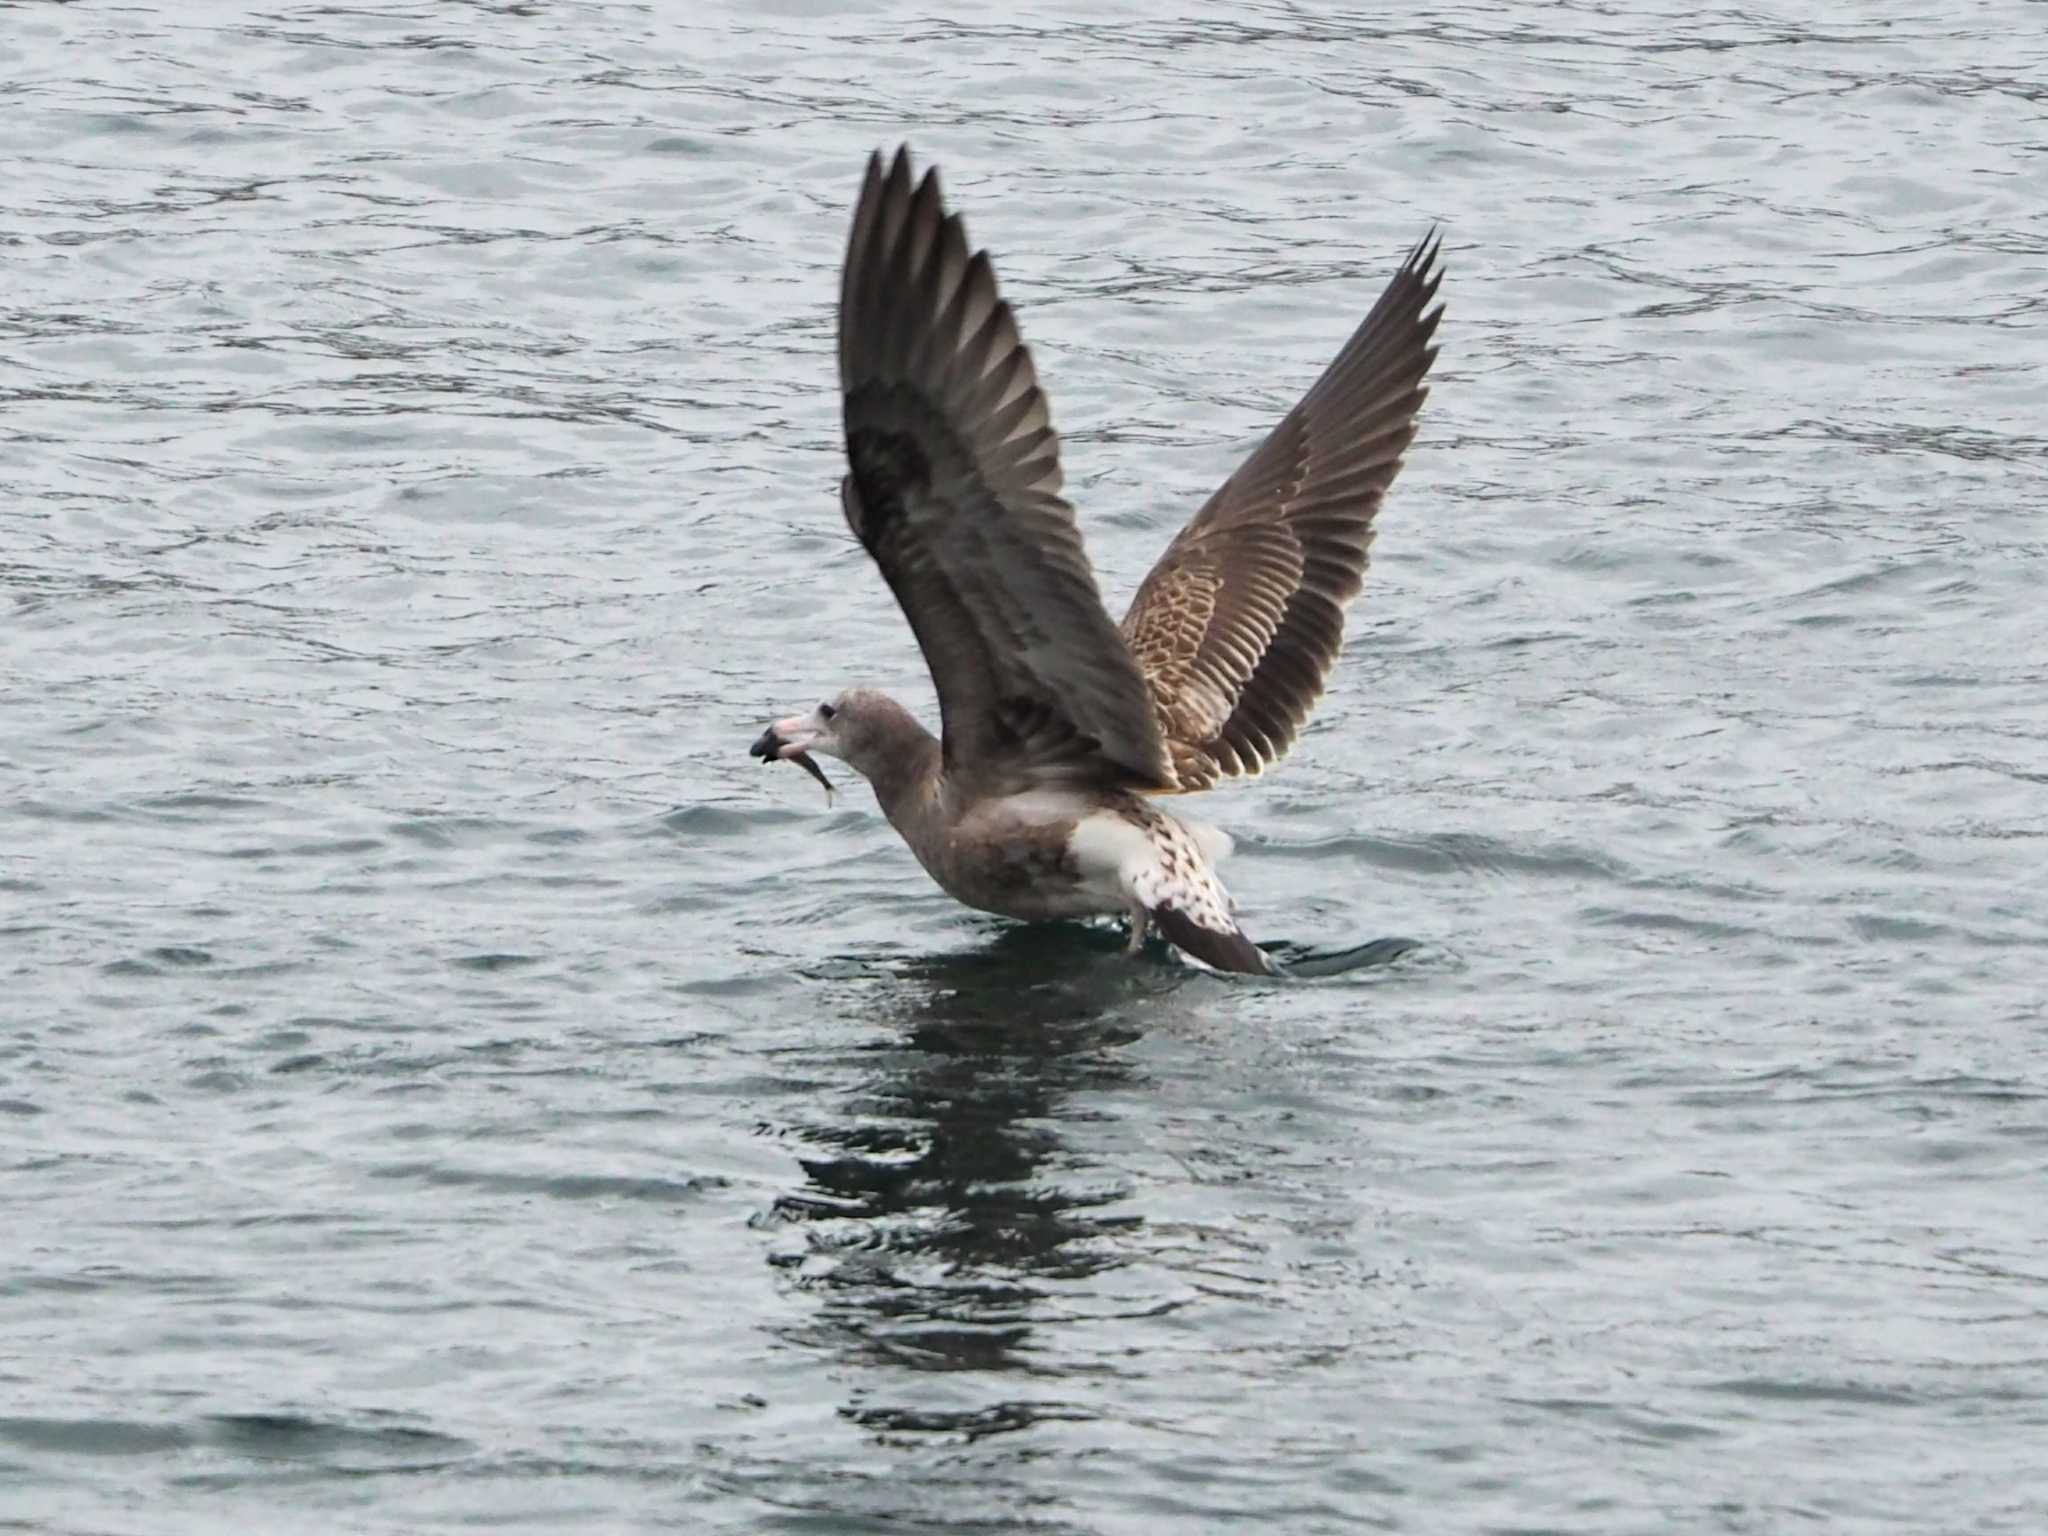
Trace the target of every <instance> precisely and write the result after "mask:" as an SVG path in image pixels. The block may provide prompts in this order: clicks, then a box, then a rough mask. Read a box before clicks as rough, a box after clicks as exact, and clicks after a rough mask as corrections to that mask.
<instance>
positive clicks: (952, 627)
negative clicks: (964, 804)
mask: <svg viewBox="0 0 2048 1536" xmlns="http://www.w3.org/2000/svg"><path fill="white" fill-rule="evenodd" d="M839 380H840V387H841V389H842V390H843V391H844V394H845V410H846V456H847V460H848V462H849V463H850V465H851V466H852V473H851V474H850V475H848V476H847V478H846V480H845V482H844V486H843V492H842V494H843V497H844V501H845V506H846V521H847V523H848V525H849V526H850V527H851V528H852V529H853V532H854V534H855V535H856V536H857V537H858V538H859V539H860V541H861V543H862V545H863V546H865V548H866V549H867V552H868V553H869V554H870V555H872V556H873V557H874V560H875V563H876V564H877V565H879V566H880V567H881V569H882V575H883V577H884V579H886V580H887V581H888V583H889V587H890V590H891V591H893V592H894V593H895V594H896V601H897V602H898V603H899V604H900V605H901V606H902V609H903V612H904V615H905V616H906V617H907V618H908V619H909V620H910V627H911V629H912V630H913V631H915V632H916V635H917V643H918V645H919V647H920V648H921V649H922V650H923V651H924V658H925V663H926V665H927V666H929V667H930V668H931V674H932V682H933V683H934V684H935V685H936V687H937V689H938V694H939V712H940V714H941V716H942V718H943V721H944V742H945V767H946V773H947V775H948V777H949V779H951V780H952V781H953V782H955V783H957V784H959V785H961V787H962V788H963V790H965V791H966V792H968V793H970V794H977V793H996V792H1001V791H1003V790H1005V789H1009V788H1021V787H1024V786H1025V785H1028V784H1030V783H1034V782H1045V781H1048V780H1066V779H1071V780H1090V781H1099V782H1104V783H1113V784H1123V785H1129V786H1131V787H1133V788H1163V787H1167V786H1170V785H1171V783H1172V769H1171V768H1170V767H1169V766H1168V762H1167V757H1166V749H1165V744H1164V742H1163V741H1162V740H1161V739H1160V735H1159V728H1158V724H1157V722H1156V719H1155V716H1154V713H1153V708H1152V698H1151V694H1150V691H1149V690H1148V689H1147V687H1146V684H1145V680H1144V678H1143V677H1142V676H1140V674H1139V672H1138V668H1137V666H1136V664H1135V663H1134V662H1133V661H1132V659H1131V654H1130V651H1129V650H1128V649H1127V648H1126V646H1125V644H1124V642H1123V639H1122V638H1121V637H1120V636H1119V635H1118V633H1117V630H1116V626H1115V625H1114V624H1113V623H1111V621H1110V618H1109V615H1108V613H1107V612H1105V611H1104V609H1103V606H1102V597H1101V594H1100V592H1099V591H1098V590H1097V588H1096V585H1095V576H1094V573H1093V572H1092V571H1091V570H1090V568H1089V565H1088V557H1087V555H1086V553H1085V552H1084V551H1083V549H1082V547H1081V534H1080V530H1079V529H1078V528H1077V527H1076V526H1075V524H1074V512H1073V508H1071V507H1070V506H1068V505H1067V503H1066V502H1065V501H1064V500H1062V499H1061V497H1060V466H1059V439H1058V438H1057V437H1056V436H1055V435H1054V433H1053V429H1052V421H1051V418H1050V416H1049V414H1048V413H1047V410H1046V403H1045V397H1044V395H1043V394H1041V393H1040V392H1039V388H1038V376H1037V374H1036V372H1035V371H1034V370H1033V368H1032V366H1031V354H1030V353H1029V352H1028V351H1026V350H1025V347H1024V343H1023V341H1022V339H1021V338H1020V337H1019V336H1018V334H1017V325H1016V321H1015V320H1014V319H1012V318H1011V315H1010V308H1009V306H1008V305H1007V304H1005V303H1004V302H1003V301H1002V298H1001V296H1000V295H999V294H998V293H997V291H996V280H995V273H994V271H993V270H992V269H991V267H990V266H989V260H988V257H987V255H986V254H985V253H981V252H976V253H974V254H971V255H970V254H969V251H968V245H967V235H966V231H965V230H964V229H963V228H962V226H961V223H960V220H959V218H958V216H957V215H956V216H952V217H949V216H947V214H946V211H945V207H944V205H943V203H942V201H941V199H940V195H939V182H938V174H937V172H935V171H927V172H926V173H925V176H924V179H923V180H922V181H921V182H918V183H916V184H915V186H913V184H912V177H911V168H910V158H909V153H908V151H907V150H899V151H898V152H897V155H896V158H895V162H894V163H893V164H892V165H890V166H889V167H888V168H887V169H886V171H885V170H884V168H883V165H882V160H881V157H880V156H879V155H877V156H875V157H873V158H872V159H870V161H869V162H868V174H867V181H866V184H865V185H864V186H863V187H862V188H861V196H860V204H859V207H858V208H857V210H856V211H855V213H854V219H853V237H852V240H851V242H850V244H849V246H848V250H847V257H846V273H845V278H844V282H843V286H842V287H841V290H840V299H839Z"/></svg>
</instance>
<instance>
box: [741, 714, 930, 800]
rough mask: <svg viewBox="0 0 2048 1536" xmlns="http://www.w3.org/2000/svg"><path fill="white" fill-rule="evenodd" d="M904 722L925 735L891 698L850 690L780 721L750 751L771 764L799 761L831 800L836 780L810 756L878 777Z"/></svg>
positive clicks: (763, 734) (763, 733) (761, 736)
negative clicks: (835, 760)
mask: <svg viewBox="0 0 2048 1536" xmlns="http://www.w3.org/2000/svg"><path fill="white" fill-rule="evenodd" d="M905 722H908V723H909V724H910V725H911V726H912V728H913V729H916V730H918V731H919V734H922V729H921V728H920V727H917V726H916V722H915V721H913V720H911V718H910V714H909V712H908V711H907V710H905V709H904V708H903V706H902V705H900V704H898V703H897V702H896V701H895V700H894V699H892V698H890V697H889V696H888V695H887V694H883V693H876V692H875V691H874V690H873V689H872V688H849V689H847V690H846V691H845V692H844V693H841V694H837V695H835V696H833V697H832V698H829V699H827V700H825V701H824V702H823V703H822V704H820V705H819V706H818V707H817V708H816V709H814V710H812V711H811V712H810V713H809V714H807V715H791V716H790V717H789V718H788V719H786V720H778V721H776V722H775V723H774V724H773V725H771V726H769V727H768V729H767V730H765V731H763V732H762V733H761V734H760V736H759V737H757V738H756V739H755V741H754V744H753V746H751V747H749V748H748V749H747V751H748V754H749V755H750V756H753V757H758V758H760V759H761V760H762V761H763V762H766V763H774V762H786V763H795V764H796V765H797V766H798V767H799V768H801V769H803V770H804V771H805V772H806V773H808V774H809V775H810V776H811V777H812V778H814V779H816V780H817V781H818V782H819V783H820V784H822V785H824V786H825V795H826V798H827V799H828V800H829V799H830V798H831V795H832V781H831V780H830V779H828V778H826V777H825V774H824V770H822V769H821V768H819V767H818V765H817V763H816V762H814V761H813V760H812V756H811V754H812V753H817V754H819V755H820V756H823V757H836V758H838V759H839V760H840V761H841V762H842V763H844V764H846V766H847V767H849V768H851V769H853V770H854V772H856V773H860V774H865V775H867V776H869V777H873V773H874V768H875V767H876V766H877V765H878V764H879V763H880V762H881V761H882V759H883V758H884V757H885V756H886V755H887V754H888V752H889V749H890V746H891V744H892V742H893V741H894V740H895V739H896V737H897V736H898V734H899V733H900V732H901V729H902V726H903V724H904V723H905Z"/></svg>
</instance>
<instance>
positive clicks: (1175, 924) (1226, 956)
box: [1151, 907, 1280, 976]
mask: <svg viewBox="0 0 2048 1536" xmlns="http://www.w3.org/2000/svg"><path fill="white" fill-rule="evenodd" d="M1151 916H1152V921H1153V922H1155V923H1157V924H1158V925H1159V931H1160V932H1161V933H1163V934H1165V935H1166V938H1167V940H1168V942H1169V943H1171V944H1172V945H1173V946H1174V947H1175V948H1176V949H1182V950H1185V951H1186V952H1187V953H1189V954H1191V955H1193V956H1194V957H1195V958H1196V959H1197V960H1200V961H1202V962H1203V963H1204V964H1207V965H1213V966H1214V967H1216V969H1217V970H1219V971H1232V972H1235V973H1237V974H1239V975H1245V976H1277V975H1279V974H1280V971H1279V968H1278V967H1277V966H1276V965H1274V963H1273V961H1272V959H1271V957H1270V956H1268V955H1267V954H1266V952H1265V951H1264V950H1263V949H1261V948H1259V946H1258V945H1256V944H1254V943H1253V942H1252V941H1251V940H1250V939H1248V938H1246V937H1245V936H1244V935H1243V934H1242V933H1239V932H1238V931H1237V930H1235V929H1232V930H1231V931H1230V932H1228V933H1224V932H1221V931H1219V930H1217V929H1215V928H1204V927H1203V926H1202V925H1201V924H1200V923H1198V922H1196V921H1195V920H1194V919H1193V918H1191V917H1189V916H1188V915H1187V913H1185V912H1183V911H1181V910H1180V908H1178V907H1154V908H1152V909H1151Z"/></svg>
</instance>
